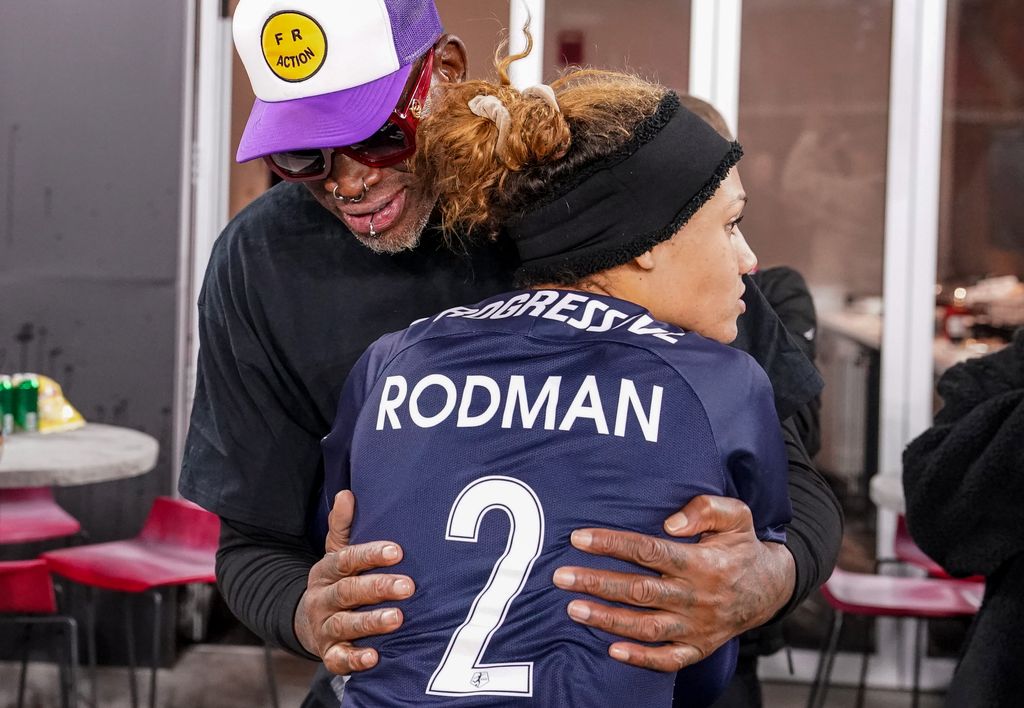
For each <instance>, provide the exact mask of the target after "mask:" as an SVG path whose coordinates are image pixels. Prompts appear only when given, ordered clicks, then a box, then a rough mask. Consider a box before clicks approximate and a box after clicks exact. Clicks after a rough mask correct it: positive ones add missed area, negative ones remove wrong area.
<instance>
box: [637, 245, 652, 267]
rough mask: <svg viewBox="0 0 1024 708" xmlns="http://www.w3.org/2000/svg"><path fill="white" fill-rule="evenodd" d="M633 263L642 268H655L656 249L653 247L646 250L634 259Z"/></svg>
mask: <svg viewBox="0 0 1024 708" xmlns="http://www.w3.org/2000/svg"><path fill="white" fill-rule="evenodd" d="M633 263H634V264H635V265H636V267H637V268H639V269H640V270H654V266H655V258H654V249H651V250H650V251H644V252H643V253H641V254H640V255H639V256H637V257H636V258H634V259H633Z"/></svg>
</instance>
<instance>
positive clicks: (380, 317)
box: [179, 184, 512, 535]
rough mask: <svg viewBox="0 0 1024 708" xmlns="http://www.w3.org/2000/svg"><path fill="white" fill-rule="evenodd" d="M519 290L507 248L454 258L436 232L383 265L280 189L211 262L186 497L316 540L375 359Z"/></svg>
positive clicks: (224, 241)
mask: <svg viewBox="0 0 1024 708" xmlns="http://www.w3.org/2000/svg"><path fill="white" fill-rule="evenodd" d="M511 281H512V279H511V267H510V261H507V260H504V259H503V257H502V256H501V254H500V253H499V252H498V249H496V248H494V247H493V246H491V247H487V248H477V249H473V250H471V251H470V252H467V253H461V254H460V253H453V252H452V250H451V249H449V248H447V247H446V246H445V243H444V241H443V239H442V238H441V237H440V235H439V234H438V233H437V232H436V231H433V230H428V231H427V232H426V233H425V234H424V236H423V239H422V243H421V245H420V246H419V247H418V248H416V249H415V250H412V251H407V252H403V253H399V254H395V255H382V254H377V253H374V252H373V251H371V250H370V249H369V248H367V247H366V246H363V245H362V244H360V243H359V242H358V241H357V240H356V239H355V238H354V237H353V236H352V235H351V233H349V231H348V229H347V228H346V227H345V225H344V224H343V223H342V222H341V221H339V220H338V219H337V218H336V217H334V216H333V215H332V214H330V213H329V212H328V211H327V210H325V209H324V208H323V207H321V206H320V205H319V204H318V203H317V202H316V201H315V200H314V199H313V197H312V195H311V194H310V193H309V192H308V190H307V189H306V188H305V187H303V186H301V185H295V184H280V185H278V186H276V187H274V188H273V189H271V190H270V191H268V192H267V193H266V194H264V195H263V196H261V197H260V198H259V199H257V200H256V201H255V202H254V203H253V204H252V205H250V206H249V207H248V208H247V209H245V210H244V211H243V212H242V213H241V214H239V215H238V216H237V217H236V218H235V219H234V220H232V222H231V223H230V224H229V225H228V227H227V228H226V229H225V230H224V233H223V234H221V236H220V238H219V239H218V240H217V242H216V244H215V245H214V248H213V253H212V254H211V256H210V264H209V267H208V268H207V272H206V279H205V282H204V285H203V289H202V292H201V294H200V296H199V339H200V349H199V365H198V372H197V379H196V396H195V404H194V406H193V409H192V418H191V423H190V426H189V431H188V438H187V440H186V444H185V455H184V462H183V465H182V473H181V482H180V487H179V488H180V490H181V493H182V495H183V496H185V497H187V498H189V499H192V500H194V501H196V502H197V503H199V504H200V505H202V506H204V507H206V508H207V509H209V510H211V511H214V512H216V513H217V514H220V515H221V516H223V517H225V518H228V519H231V520H233V521H238V522H242V523H245V524H250V525H253V526H258V527H263V528H267V529H269V530H272V531H278V532H281V533H286V534H290V535H301V534H303V533H304V532H305V530H306V527H307V520H308V519H307V517H308V514H309V509H310V507H311V504H310V501H311V499H312V498H313V497H314V496H315V494H316V493H317V491H318V490H319V485H320V478H321V476H322V475H321V469H322V466H321V460H320V439H321V438H322V437H323V436H324V435H326V434H327V433H328V432H329V431H330V427H331V422H332V421H333V420H334V413H335V411H336V410H337V403H338V393H339V391H340V389H341V386H342V384H343V383H344V382H345V378H346V376H347V375H348V372H349V370H350V369H351V368H352V366H353V365H354V364H355V362H356V360H357V359H358V358H359V356H360V354H362V353H363V350H364V349H366V348H367V347H368V346H369V345H370V343H372V342H373V341H374V340H375V339H377V338H378V337H379V336H380V335H382V334H385V333H386V332H391V331H394V330H398V329H403V328H404V327H406V326H408V324H409V323H410V322H411V321H412V320H414V319H417V318H419V317H425V316H427V315H431V314H434V313H436V312H438V311H440V310H443V309H445V308H446V307H450V306H452V305H458V304H463V303H467V302H476V301H477V300H481V299H483V298H484V297H486V296H487V295H491V294H494V293H499V292H503V291H504V290H508V289H510V287H511Z"/></svg>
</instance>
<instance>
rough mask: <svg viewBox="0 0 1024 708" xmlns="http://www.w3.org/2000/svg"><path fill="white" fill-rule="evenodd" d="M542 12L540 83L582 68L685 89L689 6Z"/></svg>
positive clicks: (590, 1) (648, 2) (608, 4)
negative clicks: (635, 76)
mask: <svg viewBox="0 0 1024 708" xmlns="http://www.w3.org/2000/svg"><path fill="white" fill-rule="evenodd" d="M545 11H546V15H545V19H544V67H545V71H544V80H545V81H548V82H550V81H551V80H552V79H554V78H555V77H556V76H557V75H558V72H559V71H561V70H562V69H563V68H564V67H565V66H567V65H572V64H583V65H588V66H593V67H597V68H601V69H616V70H619V71H630V72H634V73H637V74H639V75H640V76H643V77H644V78H647V79H652V80H655V81H658V82H660V83H663V84H665V85H666V86H669V87H671V88H673V89H675V90H677V91H680V92H683V91H686V89H687V87H688V86H689V72H690V3H689V0H644V2H639V3H637V2H622V0H548V1H547V3H546V4H545Z"/></svg>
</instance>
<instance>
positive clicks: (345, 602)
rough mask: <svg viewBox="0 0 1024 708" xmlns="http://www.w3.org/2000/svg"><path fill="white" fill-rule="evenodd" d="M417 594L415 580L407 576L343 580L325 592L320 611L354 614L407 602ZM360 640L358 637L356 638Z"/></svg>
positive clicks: (360, 576) (374, 575) (362, 576)
mask: <svg viewBox="0 0 1024 708" xmlns="http://www.w3.org/2000/svg"><path fill="white" fill-rule="evenodd" d="M415 591H416V585H415V584H414V583H413V582H412V578H410V577H408V576H406V575H379V574H371V575H357V576H354V577H351V578H342V579H341V580H339V581H338V582H336V583H333V584H332V585H331V586H330V587H329V588H325V590H324V592H323V595H322V596H321V597H322V598H323V600H322V602H323V604H322V605H321V607H324V608H326V609H327V611H330V612H336V611H338V610H354V609H358V608H360V607H369V606H370V605H379V604H380V603H382V602H391V601H394V600H404V599H406V598H407V597H410V596H411V595H412V594H413V593H414V592H415ZM353 636H355V637H358V636H359V635H358V634H356V635H353Z"/></svg>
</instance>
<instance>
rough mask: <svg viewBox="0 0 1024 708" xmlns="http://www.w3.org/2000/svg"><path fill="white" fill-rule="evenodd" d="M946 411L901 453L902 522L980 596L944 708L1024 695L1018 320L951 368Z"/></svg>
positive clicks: (1022, 387)
mask: <svg viewBox="0 0 1024 708" xmlns="http://www.w3.org/2000/svg"><path fill="white" fill-rule="evenodd" d="M938 392H939V395H940V396H941V397H942V402H943V406H942V410H940V411H939V412H938V413H937V414H936V416H935V424H934V425H933V426H932V427H931V428H929V429H928V430H926V431H925V432H924V433H922V434H921V435H920V436H919V437H918V438H916V439H915V440H914V441H913V442H911V443H910V445H908V446H907V449H906V450H905V451H904V452H903V489H904V494H905V497H906V503H907V514H906V515H907V528H908V529H909V530H910V535H911V536H912V537H913V539H914V541H915V542H916V543H917V544H918V545H919V546H920V547H921V549H922V550H923V551H924V552H925V553H927V554H928V555H929V556H931V557H932V558H934V559H935V560H936V561H937V562H938V563H939V564H940V565H941V566H942V567H943V568H945V569H946V570H947V571H949V572H950V573H951V574H952V575H954V576H957V577H966V576H971V575H983V576H984V577H985V597H984V600H983V601H982V605H981V609H980V610H979V611H978V615H977V616H976V617H975V619H974V622H973V624H972V626H971V630H970V632H969V633H968V637H967V643H966V646H965V647H964V650H963V653H962V656H961V658H960V663H959V665H958V667H957V669H956V673H955V674H954V675H953V681H952V683H951V685H950V687H949V692H948V693H947V695H946V705H947V706H949V707H950V708H975V707H977V708H982V707H984V708H1000V707H1002V706H1006V707H1007V708H1009V707H1010V706H1019V705H1020V702H1021V697H1022V696H1024V671H1022V670H1021V668H1022V667H1021V657H1024V512H1022V509H1024V329H1021V330H1018V331H1017V332H1016V334H1015V335H1014V337H1013V341H1012V342H1011V343H1010V345H1009V346H1007V347H1006V348H1005V349H1002V350H1001V351H998V352H995V353H993V354H988V355H986V356H983V357H980V358H978V359H971V360H969V361H965V362H963V363H961V364H957V365H956V366H954V367H953V368H951V369H949V371H947V372H946V373H945V374H943V375H942V377H941V378H940V379H939V383H938Z"/></svg>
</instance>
